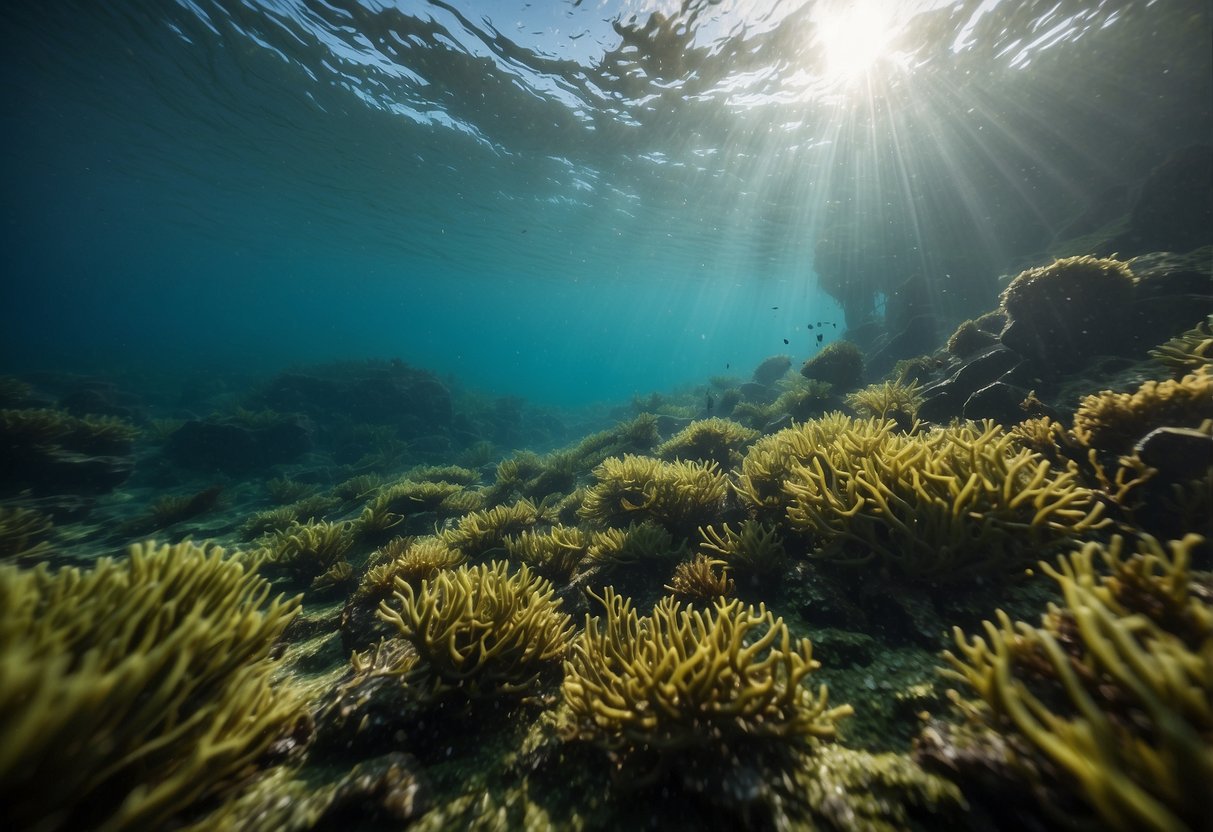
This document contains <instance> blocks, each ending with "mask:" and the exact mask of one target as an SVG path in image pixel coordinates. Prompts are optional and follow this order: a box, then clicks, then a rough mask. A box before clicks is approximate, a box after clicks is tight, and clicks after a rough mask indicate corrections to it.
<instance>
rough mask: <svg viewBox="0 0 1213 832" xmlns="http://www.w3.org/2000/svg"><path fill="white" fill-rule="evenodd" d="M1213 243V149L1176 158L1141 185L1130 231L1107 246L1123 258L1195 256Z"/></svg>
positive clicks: (1194, 150)
mask: <svg viewBox="0 0 1213 832" xmlns="http://www.w3.org/2000/svg"><path fill="white" fill-rule="evenodd" d="M1211 243H1213V147H1210V146H1209V145H1193V146H1191V147H1185V148H1182V149H1180V150H1177V151H1175V152H1174V153H1172V154H1171V155H1170V156H1169V157H1167V159H1166V160H1165V161H1164V162H1163V163H1162V164H1161V165H1159V166H1158V167H1156V168H1155V169H1154V170H1153V171H1151V172H1150V175H1149V176H1148V177H1147V178H1146V180H1145V182H1143V183H1142V186H1141V189H1140V191H1139V192H1138V194H1137V197H1136V199H1135V200H1134V202H1133V208H1132V210H1131V212H1130V215H1129V227H1128V229H1127V230H1126V231H1125V232H1124V233H1123V234H1121V235H1119V236H1118V237H1116V238H1115V239H1114V240H1113V241H1112V242H1111V243H1110V244H1109V246H1108V249H1109V250H1110V251H1117V252H1120V254H1122V255H1131V254H1139V253H1141V252H1146V251H1191V250H1192V249H1195V248H1199V247H1201V246H1206V245H1209V244H1211Z"/></svg>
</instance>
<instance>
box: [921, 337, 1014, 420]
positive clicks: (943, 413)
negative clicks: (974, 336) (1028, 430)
mask: <svg viewBox="0 0 1213 832" xmlns="http://www.w3.org/2000/svg"><path fill="white" fill-rule="evenodd" d="M1021 361H1022V358H1021V357H1020V356H1019V355H1018V354H1017V353H1015V352H1014V351H1012V350H1009V349H1007V348H1006V347H1004V346H1003V345H1001V344H996V345H994V346H992V347H989V348H988V349H986V350H983V351H982V352H979V353H977V354H976V355H974V356H972V357H971V358H969V359H967V360H965V361H963V362H961V363H960V365H959V367H958V368H957V369H956V371H955V372H953V373H952V375H951V376H950V377H948V378H946V379H944V380H943V381H941V382H937V383H936V384H933V385H931V386H930V387H928V388H926V389H925V390H924V391H923V403H922V405H921V406H920V407H919V408H918V417H919V418H920V419H924V420H926V421H929V422H936V423H942V422H946V421H948V420H949V419H952V418H954V417H956V416H960V415H962V414H963V413H965V412H966V407H967V403H968V401H969V397H970V396H972V395H973V394H974V393H976V392H977V391H978V390H980V389H982V388H983V387H987V386H989V385H991V384H993V383H994V382H995V381H998V380H999V379H1000V377H1002V376H1003V374H1005V373H1008V372H1011V371H1013V370H1014V369H1015V368H1016V367H1017V366H1018V365H1019V364H1020V362H1021ZM1020 400H1021V401H1022V397H1021V398H1020ZM1021 418H1022V416H1020V417H1019V418H1016V419H1015V420H1014V421H1016V422H1018V421H1019V420H1020V419H1021Z"/></svg>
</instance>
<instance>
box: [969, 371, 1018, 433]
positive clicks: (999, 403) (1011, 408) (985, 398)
mask: <svg viewBox="0 0 1213 832" xmlns="http://www.w3.org/2000/svg"><path fill="white" fill-rule="evenodd" d="M1027 397H1028V391H1027V390H1025V389H1023V388H1022V387H1015V386H1014V385H1011V384H1007V383H1006V382H1004V381H996V382H994V383H993V384H987V385H986V386H985V387H983V388H981V389H980V390H977V391H976V392H974V393H973V394H972V395H971V396H969V398H968V401H966V402H965V404H964V410H963V411H962V415H963V416H964V418H966V419H972V420H974V421H977V420H981V419H993V420H994V421H995V422H998V423H999V424H1000V425H1014V424H1016V423H1018V422H1022V421H1023V420H1024V419H1025V418H1027V416H1028V414H1027V413H1025V412H1024V409H1023V401H1024V399H1026V398H1027Z"/></svg>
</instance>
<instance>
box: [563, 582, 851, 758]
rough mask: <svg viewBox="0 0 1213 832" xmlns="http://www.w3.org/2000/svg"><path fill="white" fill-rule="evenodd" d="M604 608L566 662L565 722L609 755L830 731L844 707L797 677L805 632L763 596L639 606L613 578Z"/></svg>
mask: <svg viewBox="0 0 1213 832" xmlns="http://www.w3.org/2000/svg"><path fill="white" fill-rule="evenodd" d="M595 597H596V598H597V600H598V601H599V602H600V603H601V604H602V606H603V610H604V616H605V618H604V619H603V620H599V619H598V618H594V617H590V616H587V617H586V622H585V629H584V630H583V631H582V632H581V634H580V635H579V636H578V637H577V638H576V639H575V640H574V642H573V646H572V650H571V653H570V655H569V658H568V660H567V661H566V662H565V677H564V685H563V688H562V692H563V698H564V702H565V704H566V705H567V707H568V709H569V713H570V725H569V732H570V734H571V735H573V736H576V737H577V738H578V739H580V740H583V741H587V742H591V743H593V744H595V745H598V746H600V747H602V748H604V749H606V750H608V751H611V752H613V753H615V754H617V755H621V756H623V757H627V756H629V755H633V754H636V753H639V752H643V753H646V754H648V753H651V752H654V751H655V752H657V753H658V754H664V753H677V752H679V751H683V750H686V749H695V750H704V749H710V750H713V751H715V752H716V753H717V754H719V755H721V756H727V755H729V754H736V753H738V752H739V751H740V750H741V749H742V747H743V746H744V745H746V744H748V743H753V742H762V741H768V740H787V741H792V742H803V741H806V740H808V739H809V738H816V739H831V738H833V737H834V736H835V733H836V730H837V729H836V723H837V722H838V720H839V719H841V718H842V717H844V716H846V715H848V714H849V713H850V712H851V709H850V707H848V706H846V705H843V706H839V707H834V708H831V707H830V706H829V704H828V697H827V692H826V688H825V686H824V685H823V686H821V687H820V689H819V690H818V691H817V692H816V693H813V692H811V691H810V690H809V689H808V688H807V687H805V686H804V685H803V684H802V683H803V681H804V680H805V677H807V676H808V674H809V673H811V672H812V671H813V670H815V669H816V668H817V667H818V663H817V662H815V661H814V660H813V647H812V643H811V642H810V641H809V640H808V639H797V640H794V639H792V637H791V635H790V634H789V632H788V629H787V626H786V625H784V623H783V621H782V620H781V619H777V618H775V616H773V615H772V614H771V613H770V612H768V611H767V609H766V608H765V607H764V606H762V605H759V607H758V608H757V609H755V608H754V607H746V606H743V605H742V604H741V602H739V601H728V602H724V601H721V602H718V603H716V604H715V605H714V606H713V607H712V608H711V609H709V610H706V611H702V610H697V609H695V608H694V607H683V605H682V604H681V603H679V602H678V601H676V600H674V599H672V598H665V599H662V600H661V601H659V602H658V604H657V606H656V607H654V608H653V612H652V614H651V615H649V616H645V617H643V618H642V617H641V616H640V615H638V614H637V612H636V611H635V609H633V608H632V604H631V602H630V601H629V600H628V599H626V598H622V597H620V596H619V595H617V594H615V592H614V591H613V590H612V589H611V588H609V587H608V588H607V589H606V591H605V592H604V594H603V595H602V597H598V596H595Z"/></svg>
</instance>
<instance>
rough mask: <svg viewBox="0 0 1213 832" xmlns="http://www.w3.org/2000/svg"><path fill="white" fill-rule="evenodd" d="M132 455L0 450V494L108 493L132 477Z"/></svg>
mask: <svg viewBox="0 0 1213 832" xmlns="http://www.w3.org/2000/svg"><path fill="white" fill-rule="evenodd" d="M134 468H135V463H134V461H133V460H132V459H131V457H129V456H93V455H91V454H84V453H80V452H78V451H69V450H65V449H63V448H55V447H39V448H26V449H8V451H7V452H6V450H5V449H0V493H17V492H19V491H24V490H28V491H29V492H31V493H32V494H35V495H39V496H43V495H48V494H77V495H81V494H107V493H109V492H110V491H113V490H114V489H115V488H117V487H118V486H120V485H122V483H124V482H126V480H127V479H128V478H129V477H130V475H131V472H132V471H133V470H134Z"/></svg>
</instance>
